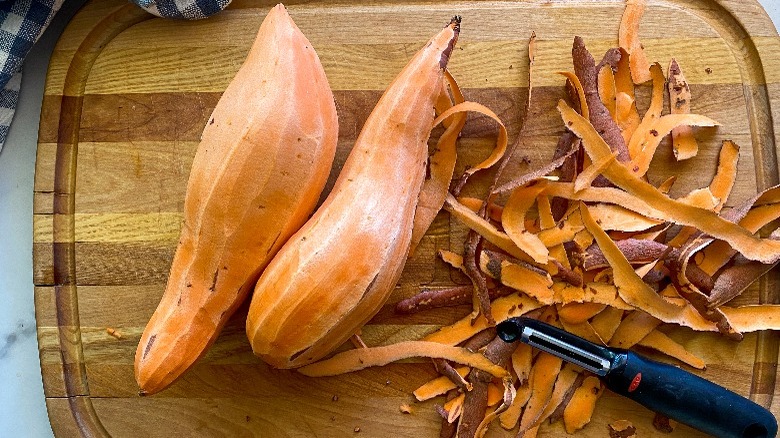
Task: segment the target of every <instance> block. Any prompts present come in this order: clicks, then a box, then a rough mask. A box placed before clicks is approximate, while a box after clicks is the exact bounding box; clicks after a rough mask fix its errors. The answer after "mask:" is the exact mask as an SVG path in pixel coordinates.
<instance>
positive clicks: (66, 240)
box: [34, 0, 780, 436]
mask: <svg viewBox="0 0 780 438" xmlns="http://www.w3.org/2000/svg"><path fill="white" fill-rule="evenodd" d="M711 1H712V2H714V3H716V4H719V5H721V6H722V7H723V9H724V10H726V11H728V12H729V13H730V14H731V15H732V16H733V17H734V18H735V19H736V21H737V22H738V23H740V24H741V25H742V26H743V27H744V29H746V31H747V32H748V33H750V32H751V30H753V29H759V28H760V29H762V30H764V31H766V27H764V26H769V29H771V32H770V33H772V32H773V33H774V36H777V30H776V29H775V27H774V25H773V23H772V22H771V20H770V19H769V16H768V15H767V14H766V12H765V11H764V10H763V8H761V7H760V5H759V4H758V2H757V1H756V0H750V3H752V4H755V6H756V8H757V9H758V10H760V11H761V12H762V14H763V17H764V23H758V22H756V21H755V16H753V17H752V18H753V20H751V21H749V23H750V24H749V25H745V24H744V23H743V21H742V18H743V17H742V14H743V13H745V12H744V9H742V8H740V7H734V5H736V4H737V3H738V2H734V1H731V0H711ZM743 3H744V2H743ZM743 6H744V5H743ZM128 17H130V19H129V20H128V19H127V18H128ZM151 18H154V17H152V16H149V15H147V14H146V13H145V12H143V11H141V10H140V9H138V8H136V7H135V6H133V5H125V6H122V7H120V8H118V9H117V10H115V11H114V12H112V13H111V14H110V15H109V16H107V17H106V18H104V19H103V20H101V21H100V22H99V24H98V25H97V26H96V27H95V28H94V29H93V30H92V32H90V33H89V34H88V35H87V36H86V37H85V39H84V41H83V42H82V46H81V47H83V48H85V49H87V50H84V51H81V50H79V51H77V53H87V54H88V55H87V56H86V57H84V58H82V59H80V60H75V59H74V60H72V61H78V62H81V63H82V64H80V65H74V64H73V62H72V63H71V67H70V69H69V73H68V74H69V75H70V74H71V72H73V74H74V75H83V76H84V77H86V76H87V75H88V74H89V67H91V62H93V61H94V60H95V59H96V58H97V56H98V55H99V54H100V50H102V48H103V47H105V45H106V44H107V43H108V42H109V41H110V40H111V39H112V38H113V37H115V36H116V35H118V34H119V33H121V32H122V31H123V30H125V29H127V28H129V27H130V26H132V25H134V24H136V23H138V22H140V21H144V20H145V19H151ZM759 53H760V51H759ZM759 57H760V54H759ZM74 58H75V57H74ZM760 58H761V57H760ZM761 73H762V74H763V73H764V72H763V71H762V72H761ZM74 82H76V83H82V84H83V81H68V80H66V86H65V87H66V89H65V90H63V93H62V94H63V95H64V96H71V97H73V98H74V99H72V101H71V102H63V104H62V106H61V114H62V111H65V110H69V111H77V109H76V108H74V105H75V106H77V105H78V97H79V96H81V95H83V89H81V91H80V92H79V90H78V89H76V88H73V87H69V85H68V84H73V83H74ZM758 86H759V87H762V86H763V88H764V90H766V91H765V92H766V94H767V95H770V94H771V90H770V89H769V88H768V87H766V85H765V84H758ZM769 97H770V98H771V97H772V96H769ZM767 105H768V106H769V108H770V110H771V114H772V116H773V117H774V119H775V120H780V114H779V113H778V109H777V108H774V107H772V106H771V105H770V104H769V103H767ZM61 127H62V125H61ZM72 128H73V127H72V126H66V127H65V129H61V130H60V131H59V136H60V137H59V138H58V145H59V144H62V145H64V146H67V145H68V144H69V142H72V141H73V140H74V138H75V139H77V137H73V136H74V135H77V132H73V130H72ZM774 134H775V135H774V138H772V141H773V142H774V143H775V144H777V142H776V140H777V135H780V133H778V132H776V131H775V132H774ZM71 144H73V143H71ZM58 149H60V148H59V147H58ZM67 152H68V148H67V147H63V148H62V150H60V151H59V153H58V159H66V157H67V156H68V154H67ZM72 159H73V160H75V155H74V156H73V157H72ZM63 167H65V166H63ZM774 172H775V174H776V172H777V164H776V163H775V165H774ZM36 174H37V170H36ZM66 176H67V175H60V178H56V177H55V191H54V193H50V192H49V193H47V192H43V191H42V192H37V193H36V194H49V195H52V198H53V200H52V203H53V209H52V210H48V211H47V210H46V209H43V210H39V209H38V207H37V204H36V207H35V209H34V214H36V215H39V214H40V215H51V216H52V220H53V221H54V222H55V226H54V227H53V229H54V234H55V237H54V239H53V242H55V243H52V244H50V247H51V251H50V252H51V264H52V265H54V264H55V261H56V260H58V257H73V251H72V250H71V251H68V250H67V247H68V246H71V247H72V245H73V240H72V221H69V220H67V216H71V218H72V215H73V213H74V207H73V205H74V200H73V198H74V197H75V196H74V194H73V192H72V191H70V190H67V189H66V190H63V191H57V189H56V188H57V183H58V182H59V183H60V184H61V187H60V188H63V187H64V188H69V187H70V184H74V182H72V181H70V179H69V178H66ZM36 178H37V176H36ZM57 224H60V225H59V226H57ZM58 230H59V231H58ZM58 233H59V235H58ZM68 233H70V235H69V234H68ZM58 237H59V238H58ZM44 253H48V252H47V251H44ZM41 260H42V258H41V256H37V255H36V256H35V260H34V266H40V265H41V264H47V263H46V262H42V261H41ZM64 264H65V265H66V266H70V267H72V266H73V265H72V261H71V263H64ZM68 271H69V269H65V270H63V271H62V272H58V271H57V269H53V270H52V272H51V278H50V281H40V280H39V279H36V281H35V285H36V286H52V285H55V288H57V289H58V291H57V301H58V303H55V309H51V308H50V307H48V306H39V304H38V303H37V302H36V320H38V318H37V317H38V314H39V312H47V311H52V310H54V311H56V319H57V325H58V327H59V329H60V332H61V333H60V353H61V355H62V359H63V363H64V364H66V366H63V367H62V369H63V376H62V377H63V379H62V380H63V382H64V390H65V396H64V397H61V396H48V395H47V397H46V401H47V410H48V412H49V416H50V421H52V424H53V425H54V420H55V419H56V420H57V421H68V420H67V418H68V417H67V415H65V412H64V410H63V401H64V400H67V401H68V403H67V405H68V408H67V410H68V411H69V412H70V413H71V417H70V420H71V421H72V422H68V424H60V425H59V426H57V427H53V429H54V430H55V432H57V431H61V432H63V433H68V432H71V431H73V430H74V429H73V428H76V430H78V431H79V432H80V433H82V434H83V435H86V436H109V434H108V432H107V431H106V429H105V428H104V427H103V425H102V423H101V421H100V419H99V418H98V415H97V413H96V411H95V409H94V407H93V406H92V403H91V399H90V395H89V391H88V387H87V376H86V370H85V364H84V361H83V355H82V353H81V339H80V333H79V330H78V308H77V300H76V287H75V285H73V284H72V283H68V280H69V279H72V278H73V277H72V276H71V275H69V274H70V272H68ZM65 303H67V305H66V304H65ZM59 304H63V305H59ZM40 353H41V354H43V351H40ZM768 365H770V364H768ZM43 377H44V386H46V382H47V378H46V376H43ZM55 405H56V406H55ZM66 431H67V432H66ZM56 434H59V433H56Z"/></svg>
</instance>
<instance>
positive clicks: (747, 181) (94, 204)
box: [35, 126, 756, 241]
mask: <svg viewBox="0 0 780 438" xmlns="http://www.w3.org/2000/svg"><path fill="white" fill-rule="evenodd" d="M487 129H488V127H487V126H486V129H485V131H487ZM491 129H492V128H491ZM696 136H697V138H698V139H699V143H700V145H701V148H700V151H699V155H698V156H697V157H695V158H693V159H691V160H686V161H683V162H677V161H675V160H674V157H673V155H672V154H671V147H670V146H669V144H668V143H669V142H668V140H664V141H663V142H662V144H661V146H660V147H659V150H658V152H657V157H656V158H655V160H654V161H653V163H652V165H651V169H650V177H651V180H653V181H656V180H661V179H663V178H665V177H667V176H670V175H672V174H676V175H679V178H680V179H679V180H678V182H677V183H676V184H675V186H674V189H673V191H672V195H673V196H679V195H682V194H684V193H687V192H688V191H690V190H691V189H693V188H698V187H703V186H706V185H707V184H708V183H709V181H710V179H711V178H712V176H713V175H714V172H715V168H716V164H717V156H718V150H719V147H720V144H721V141H722V140H724V139H731V140H733V141H735V142H736V143H737V144H739V145H740V147H741V149H740V162H739V165H738V177H737V183H736V186H735V188H734V192H733V195H732V198H731V199H732V200H731V201H730V202H729V205H733V204H734V203H736V202H738V201H740V200H744V199H747V198H749V197H750V196H751V195H752V194H754V193H755V192H756V185H755V178H754V177H753V158H752V157H753V154H752V145H751V138H750V136H749V135H746V134H720V133H714V134H713V132H712V130H711V129H701V130H698V131H697V133H696ZM556 142H557V136H556V135H540V136H531V137H529V138H528V139H527V140H525V142H524V144H523V145H522V146H521V148H520V149H519V150H518V153H517V155H516V157H515V160H513V161H512V163H511V164H510V167H508V168H507V172H506V175H507V177H506V178H507V179H508V178H509V177H511V176H512V175H518V174H522V173H525V172H527V171H530V170H532V169H535V168H537V167H539V166H541V165H543V164H544V163H546V162H548V161H549V160H550V159H551V157H552V153H553V150H554V147H555V144H556ZM196 146H197V144H196V143H194V142H116V143H114V142H111V143H82V144H80V145H79V163H78V166H77V172H78V173H77V182H76V184H77V192H78V195H77V197H76V211H77V213H76V214H77V215H86V216H83V217H84V218H91V217H93V216H91V215H93V214H118V215H119V216H117V217H115V218H110V216H105V217H104V218H103V219H100V218H99V217H95V220H97V221H98V222H100V221H106V222H107V225H111V226H112V227H114V228H116V232H119V231H122V227H123V226H124V225H122V224H123V223H126V222H128V221H129V222H131V223H137V224H138V226H142V225H144V224H145V226H146V227H147V228H146V229H145V230H146V231H143V230H144V229H143V228H134V229H133V231H127V232H128V233H129V235H130V236H131V237H132V238H133V239H137V240H148V239H150V238H151V237H149V236H151V235H155V236H157V237H154V239H158V240H159V239H161V238H164V239H168V240H170V239H172V238H175V237H172V236H173V234H174V230H176V229H177V228H175V227H174V225H175V220H174V219H173V218H170V217H166V218H159V221H161V222H159V224H160V226H163V225H165V226H166V227H167V228H165V229H154V228H150V227H154V226H156V225H155V223H157V221H158V218H155V217H154V214H157V213H161V212H162V213H176V212H181V211H182V210H183V205H184V204H183V202H184V193H185V191H186V185H187V179H188V177H189V168H190V166H191V164H189V163H191V160H192V157H193V156H194V151H195V148H196ZM493 146H494V143H493V140H491V139H490V138H486V139H463V140H461V143H460V146H459V149H458V150H459V157H460V158H459V163H458V167H457V169H456V174H459V173H460V172H461V171H462V170H463V169H464V168H465V166H466V165H467V164H471V165H473V164H475V163H477V162H479V161H481V160H482V159H484V158H485V157H487V156H488V155H489V153H490V151H491V149H492V148H493ZM40 147H41V149H44V148H48V147H53V146H52V145H49V144H41V145H40ZM351 147H352V143H351V141H346V142H343V141H342V142H340V143H339V148H338V153H337V160H336V162H335V165H334V168H333V170H332V172H331V176H330V178H329V182H328V185H327V186H326V189H325V190H326V191H325V193H327V192H328V191H329V190H330V187H332V184H333V182H334V181H335V178H336V177H337V176H338V169H339V168H340V167H341V165H342V164H343V161H344V160H345V159H346V156H347V155H348V153H349V151H350V150H351ZM523 158H526V159H527V160H530V162H525V161H524V160H523ZM41 165H45V163H41ZM41 185H42V184H41ZM475 186H476V187H482V186H481V185H479V184H475ZM41 188H45V187H41ZM134 214H151V215H152V216H149V218H148V220H146V219H141V217H140V216H139V217H135V216H134ZM77 217H79V216H77ZM131 218H134V219H131ZM114 220H116V221H118V222H117V223H116V224H111V223H110V221H114ZM41 221H42V222H41ZM93 225H94V224H86V223H85V224H82V223H81V220H80V219H78V218H77V219H76V228H77V236H76V239H77V240H78V241H87V240H88V241H112V240H117V239H118V237H115V236H114V235H113V234H114V233H115V231H108V230H103V231H101V230H90V228H92V227H93ZM85 226H86V227H87V228H84V227H85ZM35 227H36V228H35V230H36V234H35V240H36V241H47V239H50V237H46V236H45V235H46V234H47V233H48V231H45V230H49V229H50V227H51V224H50V221H49V220H48V219H46V217H45V216H44V217H42V219H40V221H39V218H38V217H36V219H35ZM93 232H94V233H97V235H93V234H90V233H93ZM85 233H86V234H85Z"/></svg>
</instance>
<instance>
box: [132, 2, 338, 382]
mask: <svg viewBox="0 0 780 438" xmlns="http://www.w3.org/2000/svg"><path fill="white" fill-rule="evenodd" d="M337 137H338V120H337V117H336V107H335V104H334V101H333V95H332V93H331V90H330V87H329V85H328V81H327V78H326V77H325V72H324V70H323V68H322V65H321V64H320V61H319V58H318V57H317V54H316V53H315V52H314V49H313V48H312V45H311V43H309V41H308V40H307V39H306V37H305V36H304V35H303V34H302V33H301V31H300V30H299V29H298V28H297V27H296V26H295V23H293V21H292V19H291V18H290V16H289V15H288V14H287V11H286V10H285V8H284V6H282V5H278V6H276V7H275V8H273V9H272V10H271V12H269V14H268V16H267V17H266V18H265V20H264V21H263V24H262V25H261V26H260V30H259V32H258V34H257V39H256V40H255V42H254V44H253V45H252V47H251V49H250V51H249V54H248V56H247V59H246V61H245V62H244V64H243V65H242V67H241V69H240V70H239V71H238V73H237V74H236V76H235V78H234V79H233V81H232V82H231V83H230V85H228V88H227V89H226V90H225V93H224V94H223V95H222V98H221V99H220V101H219V102H218V103H217V106H216V108H215V109H214V112H213V114H212V116H211V118H210V119H209V122H208V124H207V125H206V128H205V130H204V131H203V136H202V138H201V142H200V145H199V146H198V150H197V152H196V154H195V160H194V162H193V165H192V170H191V173H190V178H189V182H188V186H187V192H186V198H185V201H184V224H183V226H182V230H181V236H180V238H179V244H178V247H177V249H176V253H175V255H174V258H173V265H172V267H171V272H170V275H169V278H168V284H167V286H166V289H165V294H164V295H163V297H162V301H161V302H160V304H159V306H158V307H157V310H156V311H155V312H154V315H152V318H151V320H150V321H149V324H148V325H147V326H146V329H145V330H144V333H143V335H142V336H141V341H140V343H139V344H138V350H137V351H136V357H135V377H136V380H137V381H138V385H139V386H140V388H141V391H142V392H143V393H155V392H157V391H160V390H162V389H164V388H165V387H167V386H168V385H170V384H171V383H172V382H173V381H174V380H175V379H177V378H178V377H179V376H181V375H182V374H183V373H184V372H185V371H186V370H187V369H188V368H189V367H190V366H192V364H193V363H195V361H196V360H197V359H198V358H199V357H201V356H202V355H203V354H204V353H205V352H206V350H207V349H208V347H209V346H210V345H211V344H212V343H213V342H214V340H215V339H216V338H217V335H218V334H219V332H220V330H221V329H222V327H223V326H224V325H225V323H226V322H227V320H228V318H230V316H231V315H232V314H233V312H234V311H235V310H236V308H237V307H238V306H239V305H240V304H241V302H242V301H243V300H244V299H245V298H246V296H247V295H248V293H249V291H251V290H252V287H253V286H254V284H255V282H256V281H257V278H258V276H259V275H260V272H261V271H262V269H263V268H264V267H265V266H266V265H267V263H268V262H269V261H270V260H271V258H272V257H273V256H274V254H275V253H276V252H277V251H278V250H279V248H280V247H281V246H282V244H284V242H285V241H286V240H287V239H288V238H289V237H290V236H291V235H292V234H293V233H294V232H295V231H297V230H298V228H300V226H301V225H303V223H304V222H305V221H306V219H307V218H308V217H309V214H311V211H312V210H313V209H314V207H315V205H316V204H317V200H318V199H319V196H320V193H321V192H322V189H323V188H324V186H325V182H326V180H327V177H328V174H329V172H330V168H331V165H332V163H333V158H334V155H335V152H336V141H337Z"/></svg>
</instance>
